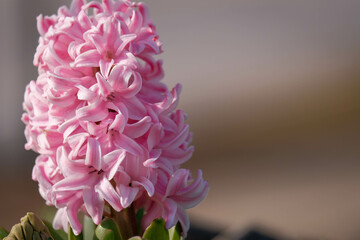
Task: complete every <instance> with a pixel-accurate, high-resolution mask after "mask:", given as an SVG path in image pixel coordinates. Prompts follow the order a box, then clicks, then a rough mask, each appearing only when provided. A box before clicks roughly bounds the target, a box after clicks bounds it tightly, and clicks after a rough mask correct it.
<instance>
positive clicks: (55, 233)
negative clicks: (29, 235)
mask: <svg viewBox="0 0 360 240" xmlns="http://www.w3.org/2000/svg"><path fill="white" fill-rule="evenodd" d="M42 221H43V223H44V224H45V226H47V228H48V229H49V232H50V234H51V236H52V237H53V238H54V240H66V239H67V234H66V232H64V231H63V230H55V229H54V228H53V227H52V224H51V223H50V222H48V221H47V220H42Z"/></svg>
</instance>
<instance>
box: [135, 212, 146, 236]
mask: <svg viewBox="0 0 360 240" xmlns="http://www.w3.org/2000/svg"><path fill="white" fill-rule="evenodd" d="M144 213H145V210H144V208H140V209H139V210H138V211H137V212H136V224H137V229H138V230H139V235H141V233H142V229H141V220H142V218H143V217H144Z"/></svg>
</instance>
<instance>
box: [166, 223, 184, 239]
mask: <svg viewBox="0 0 360 240" xmlns="http://www.w3.org/2000/svg"><path fill="white" fill-rule="evenodd" d="M181 232H182V229H181V225H180V223H179V222H178V223H177V224H176V225H175V226H173V227H172V228H170V229H169V234H170V240H181Z"/></svg>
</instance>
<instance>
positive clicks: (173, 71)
mask: <svg viewBox="0 0 360 240" xmlns="http://www.w3.org/2000/svg"><path fill="white" fill-rule="evenodd" d="M68 3H69V1H54V0H51V1H50V0H26V1H24V0H1V1H0V30H1V34H0V53H1V54H0V72H1V80H0V120H1V124H0V133H1V135H0V152H1V160H0V167H1V168H0V169H1V174H0V182H1V183H0V193H1V197H0V225H2V226H5V227H9V226H10V225H12V224H14V223H15V222H17V221H18V219H19V218H20V216H22V215H24V214H25V212H26V211H29V210H32V211H36V212H38V213H40V212H41V210H40V209H41V207H42V205H43V200H42V199H41V198H40V196H39V194H38V192H37V184H36V183H34V182H32V180H31V168H32V165H33V163H34V158H35V154H33V153H31V152H26V151H25V150H23V144H24V142H25V140H24V137H23V133H22V132H23V129H24V125H23V124H22V123H21V121H20V116H21V113H22V109H21V102H22V99H23V92H24V88H25V85H26V83H27V82H29V81H30V80H31V79H35V78H36V69H35V67H33V66H32V57H33V54H34V52H35V48H36V44H37V38H38V34H37V32H36V22H35V17H36V16H37V15H38V14H40V13H43V14H53V13H55V11H56V9H57V7H58V6H60V5H62V4H68ZM147 3H148V5H149V7H150V14H151V16H152V18H153V19H154V22H155V23H156V25H157V29H158V33H159V34H160V38H161V40H162V41H163V42H164V50H165V53H164V54H163V55H162V56H161V58H162V59H164V62H165V65H164V68H165V73H166V77H165V81H166V82H167V83H168V84H169V86H173V85H174V84H175V83H177V82H181V83H182V84H183V87H184V88H183V92H182V95H181V97H182V98H181V101H180V102H181V104H180V107H181V108H183V109H184V110H185V111H186V112H187V113H188V115H189V119H188V122H189V123H190V124H191V128H192V130H193V132H194V135H195V139H194V145H195V147H196V153H195V155H194V157H193V159H192V160H191V162H189V163H188V164H187V167H189V168H191V169H192V170H193V171H194V172H195V170H196V169H197V168H202V169H203V171H204V176H205V178H206V179H208V181H209V183H210V186H211V190H210V193H209V195H208V197H207V199H206V200H205V201H204V202H203V203H202V204H200V205H199V206H198V207H196V208H194V209H192V210H190V211H189V213H190V215H191V216H192V218H193V222H194V223H197V224H198V225H204V226H205V227H212V228H214V229H219V230H221V231H223V232H224V235H227V236H228V237H231V236H232V235H236V234H239V233H241V232H243V231H246V229H247V228H249V227H252V226H259V227H260V228H265V229H266V230H267V231H269V232H273V233H275V234H278V235H280V236H284V237H286V238H291V239H334V240H336V239H350V240H351V239H354V240H355V239H359V237H360V228H359V227H360V187H359V183H360V175H359V174H358V173H359V170H360V162H359V160H360V148H359V143H360V124H359V123H360V121H359V120H360V94H359V93H360V80H359V79H360V78H359V77H360V67H359V63H360V15H359V10H360V1H358V0H294V1H290V0H221V1H219V0H198V1H191V0H177V1H175V0H148V1H147Z"/></svg>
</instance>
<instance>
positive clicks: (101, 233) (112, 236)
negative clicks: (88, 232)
mask: <svg viewBox="0 0 360 240" xmlns="http://www.w3.org/2000/svg"><path fill="white" fill-rule="evenodd" d="M95 235H96V237H97V238H98V239H99V240H122V238H121V235H120V230H119V227H118V225H117V224H116V222H115V221H114V220H113V219H111V218H106V219H104V220H103V221H102V222H101V223H100V225H99V226H97V228H96V230H95Z"/></svg>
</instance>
